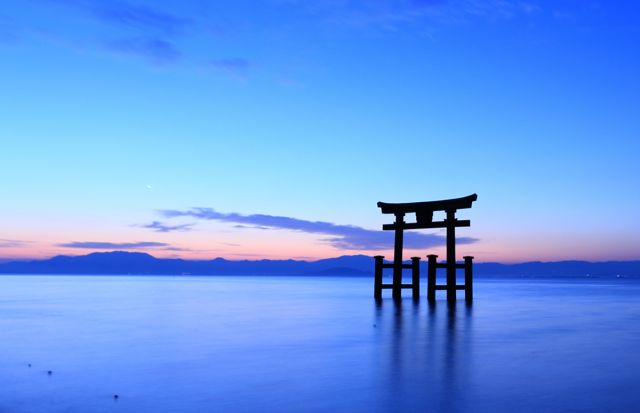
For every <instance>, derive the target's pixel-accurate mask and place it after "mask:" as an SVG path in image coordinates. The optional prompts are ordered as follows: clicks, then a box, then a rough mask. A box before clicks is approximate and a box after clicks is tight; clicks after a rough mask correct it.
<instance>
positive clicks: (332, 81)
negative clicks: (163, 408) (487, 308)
mask: <svg viewBox="0 0 640 413" xmlns="http://www.w3.org/2000/svg"><path fill="white" fill-rule="evenodd" d="M212 4H213V5H212ZM638 9H639V6H637V5H635V4H634V3H633V2H603V1H571V0H561V1H508V0H495V1H476V0H459V1H447V0H432V1H426V0H424V1H419V0H406V1H400V0H397V1H368V2H365V1H347V0H319V1H315V2H305V1H296V0H264V1H259V0H256V1H234V2H215V4H214V3H213V2H206V1H194V0H185V1H155V2H151V1H131V0H128V1H95V0H59V1H55V0H33V1H17V0H15V1H11V0H9V1H8V2H5V3H4V8H3V9H2V10H1V11H0V53H1V55H2V64H1V65H0V90H2V93H1V94H0V108H1V109H2V113H3V115H4V116H3V121H2V123H1V124H0V139H1V142H2V151H0V174H1V175H0V176H2V181H1V182H2V188H3V194H4V196H3V197H2V203H0V228H1V230H0V256H1V257H5V258H15V257H17V258H24V257H43V256H50V255H55V254H59V253H65V254H81V253H86V252H89V251H91V250H107V249H109V248H111V247H115V248H117V247H119V249H128V250H144V251H148V252H150V253H152V254H154V255H158V256H182V257H191V258H211V257H215V256H224V257H229V258H251V257H254V258H256V257H266V258H285V257H287V258H288V257H299V258H309V259H312V258H321V257H326V256H336V255H342V254H351V253H379V252H380V251H382V252H383V253H385V250H384V249H382V250H380V248H383V247H381V246H380V241H379V240H380V238H379V234H376V233H375V232H376V231H377V230H379V229H380V227H381V225H382V224H383V223H386V222H387V221H388V219H389V218H388V217H385V216H383V215H382V214H380V211H379V210H378V208H377V207H376V202H377V201H387V202H402V201H420V200H432V199H442V198H448V197H457V196H464V195H468V194H470V193H473V192H476V193H478V196H479V197H478V202H477V203H476V204H475V205H474V208H473V209H472V210H469V211H465V212H464V213H462V214H461V215H463V216H465V217H469V218H471V219H472V227H471V228H469V229H463V230H461V231H460V235H461V236H464V237H468V238H469V239H473V240H472V241H473V242H468V243H465V244H464V245H462V246H461V251H462V252H463V253H469V254H472V255H475V256H476V257H477V259H478V260H480V261H496V260H497V261H523V260H538V259H539V260H556V259H572V258H580V259H591V260H601V259H638V258H640V248H638V245H640V235H639V234H640V214H639V213H638V208H637V206H638V204H639V201H640V191H639V190H638V185H637V183H636V181H637V177H638V176H640V173H639V172H640V168H639V166H638V161H637V158H638V153H640V151H639V150H640V143H639V141H640V140H639V139H638V138H639V132H640V124H639V121H638V119H640V104H639V103H640V102H638V96H640V93H639V92H640V80H639V79H638V73H640V53H639V52H640V24H639V23H640V22H639V18H638ZM192 208H207V209H210V210H212V211H214V212H215V213H217V214H220V216H227V217H228V216H229V214H236V215H237V216H244V217H246V216H255V215H263V216H275V217H280V218H288V219H291V220H294V221H295V220H297V221H295V222H298V221H300V222H309V224H308V225H307V226H305V225H302V226H298V227H296V228H291V227H290V226H289V227H288V226H277V225H272V226H264V225H260V224H258V223H252V224H250V225H246V224H243V223H242V222H231V221H229V220H228V219H227V220H224V219H204V218H202V217H198V216H194V215H193V214H191V215H189V214H183V215H181V216H167V215H166V214H163V211H167V210H173V211H183V212H185V211H192ZM232 216H233V215H232ZM245 221H246V220H245ZM318 221H319V222H320V223H325V224H329V225H334V226H336V227H338V228H340V227H344V226H349V225H351V226H356V227H358V228H360V229H362V230H364V231H365V232H363V233H362V234H370V235H371V240H370V242H369V243H368V244H367V243H366V242H365V240H364V239H363V238H359V241H358V242H360V243H359V244H353V243H349V242H342V241H341V240H343V238H341V237H343V236H344V234H345V233H344V232H339V231H338V232H335V231H334V232H329V233H327V232H318V231H317V228H318V226H317V225H316V226H314V223H316V224H317V223H318ZM243 222H244V221H243ZM163 228H164V230H163ZM332 228H333V227H332ZM367 230H373V231H369V232H367ZM423 235H424V234H423ZM363 236H364V235H363ZM384 236H387V235H384ZM421 236H422V235H416V237H417V238H420V237H421ZM424 237H426V238H423V239H431V240H433V242H432V243H431V244H429V245H430V246H429V247H426V246H425V245H424V244H420V243H419V242H418V243H417V244H412V245H414V246H415V251H411V250H410V251H408V253H413V252H415V253H416V254H420V255H424V254H426V253H427V252H432V251H435V252H439V251H440V250H441V247H440V245H439V243H440V242H441V233H438V232H436V233H435V234H434V233H431V235H429V234H426V235H424ZM388 239H389V240H390V241H391V238H388ZM389 247H391V245H389ZM425 249H426V250H425Z"/></svg>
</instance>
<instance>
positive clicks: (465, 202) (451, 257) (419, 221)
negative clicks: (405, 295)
mask: <svg viewBox="0 0 640 413" xmlns="http://www.w3.org/2000/svg"><path fill="white" fill-rule="evenodd" d="M477 199H478V195H477V194H473V195H469V196H465V197H463V198H455V199H445V200H441V201H429V202H409V203H400V204H390V203H386V202H378V207H379V208H380V209H381V210H382V213H383V214H394V215H395V217H396V221H395V222H394V223H393V224H385V225H383V226H382V229H383V230H393V231H395V243H394V254H393V264H384V257H383V256H381V255H377V256H376V257H375V260H376V267H375V276H374V296H375V298H376V299H380V298H382V289H383V288H391V289H392V290H393V294H392V295H393V298H394V299H399V298H401V296H402V289H403V288H411V289H412V290H413V297H414V298H418V296H419V294H420V285H419V283H420V275H419V274H420V266H419V265H420V258H419V257H412V258H411V261H412V262H411V264H403V263H402V246H403V231H404V230H405V229H424V228H446V229H447V260H446V261H445V262H444V263H438V262H437V258H438V256H437V255H428V256H427V257H428V258H429V261H428V277H427V280H428V281H427V286H428V288H427V299H428V300H429V301H435V297H436V290H446V291H447V301H455V299H456V290H464V291H465V299H466V300H467V301H471V300H472V299H473V280H472V260H473V257H464V264H456V232H455V231H456V227H469V226H471V221H469V220H458V219H457V218H456V211H457V210H458V209H466V208H471V204H472V203H473V202H474V201H475V200H477ZM434 211H444V212H445V213H446V218H445V220H444V221H435V222H434V221H433V212H434ZM408 213H415V214H416V222H409V223H407V222H405V221H404V216H405V214H408ZM383 268H393V283H392V284H383V283H382V270H383ZM403 268H411V270H412V283H411V284H402V269H403ZM437 268H446V269H447V284H446V285H436V269H437ZM457 268H464V270H465V283H464V284H463V285H456V269H457Z"/></svg>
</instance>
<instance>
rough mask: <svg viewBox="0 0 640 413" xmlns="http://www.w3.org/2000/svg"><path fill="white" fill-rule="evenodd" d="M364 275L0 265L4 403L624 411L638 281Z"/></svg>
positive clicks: (3, 406) (86, 407)
mask: <svg viewBox="0 0 640 413" xmlns="http://www.w3.org/2000/svg"><path fill="white" fill-rule="evenodd" d="M372 287H373V286H372V280H370V279H359V278H331V277H323V278H321V277H311V278H309V277H107V276H95V277H93V276H2V277H0V412H12V413H13V412H16V413H20V412H303V411H304V412H328V411H331V412H390V411H396V412H425V411H433V412H487V413H489V412H491V413H495V412H514V411H515V412H518V413H527V412H605V411H612V412H613V411H615V412H637V411H638V406H640V392H638V391H637V388H638V385H640V356H639V355H638V352H639V351H640V301H639V300H640V283H638V282H629V281H619V280H613V281H564V282H560V281H535V282H534V281H507V280H493V281H477V282H476V286H475V298H476V299H475V301H474V304H473V307H471V308H469V307H467V306H465V305H464V301H462V300H461V301H460V302H459V303H458V305H457V306H456V307H455V308H452V309H451V308H448V307H447V305H446V302H444V301H438V302H437V304H436V305H435V306H428V305H427V303H426V300H425V299H424V298H423V300H421V301H420V302H419V303H417V304H416V303H414V302H413V301H412V300H411V299H410V298H407V299H404V300H403V301H402V303H401V304H400V305H395V304H394V303H393V301H392V300H391V299H389V298H386V299H385V300H383V303H382V305H376V303H375V302H374V300H373V298H372ZM385 293H388V291H385ZM439 298H440V299H443V298H444V297H443V296H441V297H439ZM29 364H31V367H29ZM48 371H51V372H52V374H51V375H49V374H48V373H47V372H48ZM114 394H118V395H119V398H118V399H117V400H115V399H114V398H113V395H114Z"/></svg>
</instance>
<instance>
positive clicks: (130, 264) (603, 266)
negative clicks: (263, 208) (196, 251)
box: [0, 251, 640, 279]
mask: <svg viewBox="0 0 640 413" xmlns="http://www.w3.org/2000/svg"><path fill="white" fill-rule="evenodd" d="M421 267H422V268H421V269H422V271H421V272H422V274H423V275H425V274H426V262H422V263H421ZM1 274H5V275H131V276H134V275H135V276H141V275H150V276H174V277H175V276H297V277H309V276H334V277H335V276H338V277H373V258H372V257H369V256H366V255H351V256H342V257H337V258H328V259H323V260H318V261H299V260H253V261H251V260H243V261H231V260H226V259H223V258H216V259H213V260H210V261H191V260H183V259H166V258H155V257H153V256H152V255H149V254H146V253H140V252H124V251H112V252H100V253H92V254H88V255H81V256H56V257H53V258H49V259H45V260H32V261H14V262H5V263H0V275H1ZM474 276H475V277H477V278H482V279H489V278H499V279H505V278H508V279H620V278H624V279H636V278H638V279H640V260H639V261H607V262H588V261H558V262H525V263H519V264H501V263H476V264H474Z"/></svg>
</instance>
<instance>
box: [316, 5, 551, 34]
mask: <svg viewBox="0 0 640 413" xmlns="http://www.w3.org/2000/svg"><path fill="white" fill-rule="evenodd" d="M322 5H323V6H322ZM314 6H315V9H316V10H324V13H326V14H327V16H329V17H328V20H329V21H331V22H333V23H338V24H340V25H345V26H352V27H360V28H378V29H383V30H389V31H395V30H398V29H400V28H401V27H402V26H407V25H413V24H421V26H422V24H423V23H427V24H429V23H451V22H461V21H468V20H470V19H474V18H483V19H488V20H496V19H507V18H513V17H516V16H522V15H530V14H533V13H535V12H537V11H539V9H540V7H539V6H538V5H537V4H536V3H535V0H531V1H524V0H395V1H383V2H363V1H358V0H342V1H333V0H326V1H324V2H322V3H321V5H318V4H314Z"/></svg>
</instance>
